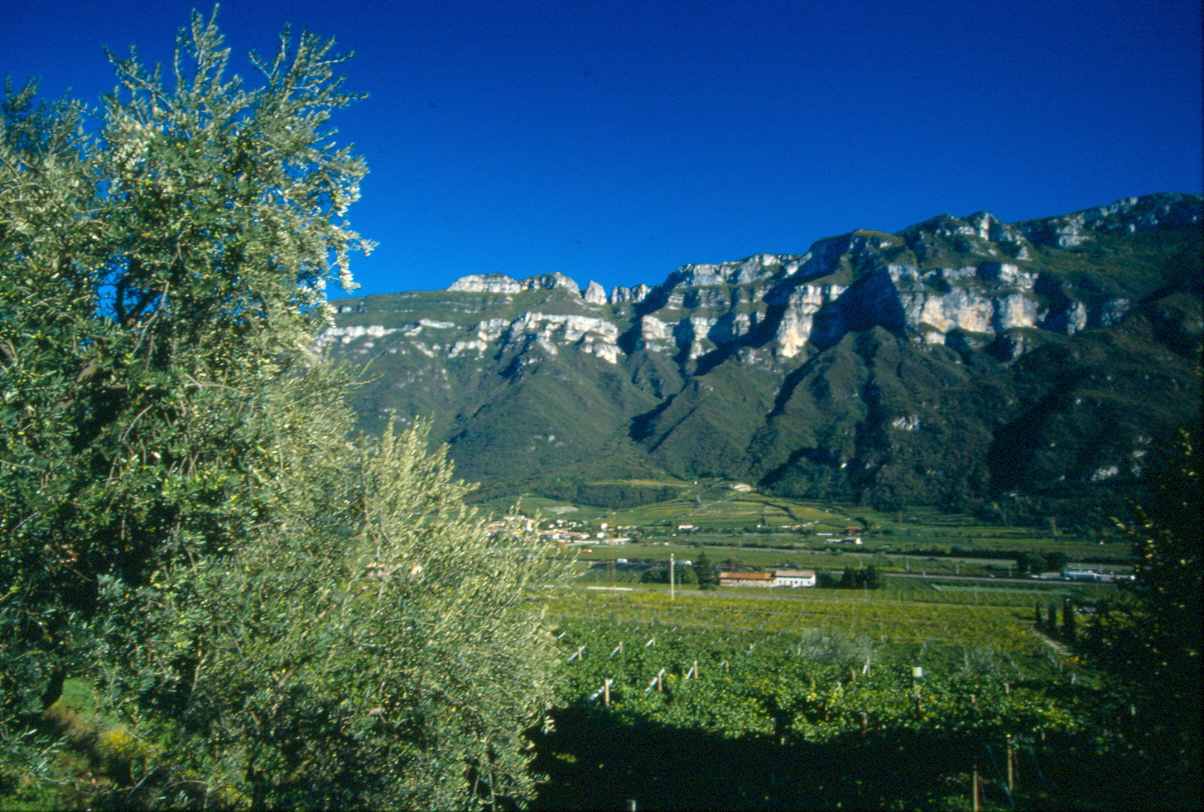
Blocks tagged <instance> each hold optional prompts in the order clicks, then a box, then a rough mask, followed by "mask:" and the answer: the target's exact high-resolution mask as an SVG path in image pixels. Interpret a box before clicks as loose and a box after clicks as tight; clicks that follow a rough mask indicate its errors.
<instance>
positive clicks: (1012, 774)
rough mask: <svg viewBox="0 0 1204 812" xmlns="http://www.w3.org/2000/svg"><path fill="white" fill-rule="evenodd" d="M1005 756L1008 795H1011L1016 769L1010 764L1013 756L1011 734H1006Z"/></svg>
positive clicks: (1014, 786)
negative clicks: (1006, 760)
mask: <svg viewBox="0 0 1204 812" xmlns="http://www.w3.org/2000/svg"><path fill="white" fill-rule="evenodd" d="M1007 755H1008V794H1011V792H1012V790H1014V789H1015V788H1016V771H1015V769H1016V768H1015V767H1014V766H1013V764H1012V761H1013V756H1012V734H1011V733H1009V734H1008V745H1007Z"/></svg>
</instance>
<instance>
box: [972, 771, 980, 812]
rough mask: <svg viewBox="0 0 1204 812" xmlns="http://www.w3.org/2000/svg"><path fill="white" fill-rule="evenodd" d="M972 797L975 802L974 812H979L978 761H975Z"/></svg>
mask: <svg viewBox="0 0 1204 812" xmlns="http://www.w3.org/2000/svg"><path fill="white" fill-rule="evenodd" d="M970 797H971V799H972V800H973V806H974V812H978V809H979V806H978V759H974V776H973V780H972V786H971V788H970Z"/></svg>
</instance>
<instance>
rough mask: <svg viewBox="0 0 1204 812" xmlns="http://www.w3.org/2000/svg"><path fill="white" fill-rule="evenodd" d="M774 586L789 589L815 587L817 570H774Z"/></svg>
mask: <svg viewBox="0 0 1204 812" xmlns="http://www.w3.org/2000/svg"><path fill="white" fill-rule="evenodd" d="M773 585H774V586H789V587H811V586H815V570H774V571H773Z"/></svg>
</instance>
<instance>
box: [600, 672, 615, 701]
mask: <svg viewBox="0 0 1204 812" xmlns="http://www.w3.org/2000/svg"><path fill="white" fill-rule="evenodd" d="M612 682H614V680H612V679H608V680H606V681H605V682H603V683H602V704H603V705H605V706H606V707H608V708H609V707H610V684H611V683H612Z"/></svg>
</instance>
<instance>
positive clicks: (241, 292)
mask: <svg viewBox="0 0 1204 812" xmlns="http://www.w3.org/2000/svg"><path fill="white" fill-rule="evenodd" d="M215 14H216V12H215ZM332 47H333V44H332V43H330V42H324V41H322V40H320V39H318V38H317V37H315V36H313V35H312V34H309V33H308V32H306V33H303V34H302V35H301V36H300V37H299V38H298V39H295V40H294V38H293V37H292V36H291V35H290V34H289V32H288V31H287V30H286V31H285V33H284V35H283V36H282V37H281V41H280V46H279V48H278V50H277V51H276V53H275V54H274V55H273V56H272V57H271V58H268V59H264V58H260V57H259V56H257V55H255V54H252V55H251V62H252V65H253V66H254V67H255V68H256V69H257V70H258V72H259V73H260V74H261V76H262V81H261V82H259V83H258V84H257V85H256V86H254V87H250V86H248V85H245V84H244V83H243V81H242V80H241V79H239V78H238V77H237V76H229V77H228V76H227V67H228V65H227V63H228V56H229V55H228V51H227V50H226V49H225V48H224V47H223V45H222V37H221V35H220V33H219V32H218V29H217V27H216V24H215V20H214V18H210V19H209V20H205V19H203V18H201V17H200V16H198V15H196V14H194V15H193V19H192V23H191V26H190V28H189V30H187V31H182V32H181V33H180V36H179V37H178V39H177V48H176V54H175V59H174V61H173V64H172V66H171V69H170V71H167V72H165V71H164V70H163V69H162V68H161V67H156V68H154V69H153V70H150V69H147V68H145V67H144V66H143V65H142V64H141V63H140V62H139V60H138V58H137V55H136V54H133V53H131V55H130V56H129V57H128V58H119V57H117V56H114V55H110V60H111V62H112V64H113V65H114V68H115V70H116V74H117V81H118V85H117V88H116V89H115V90H114V91H113V93H111V94H110V95H108V96H106V97H105V98H104V101H103V105H102V107H101V109H100V110H98V111H92V110H89V109H87V108H86V107H84V106H83V105H80V104H77V103H72V102H66V101H64V102H59V103H56V104H46V103H38V102H37V98H36V86H35V85H33V84H29V85H26V86H24V87H22V88H20V89H15V88H14V87H13V86H12V85H11V84H8V85H6V88H5V90H6V92H5V98H4V102H3V109H2V110H0V113H2V116H0V538H3V540H4V542H3V543H4V555H3V556H2V557H0V783H3V781H4V780H5V779H4V775H5V774H9V775H11V774H12V771H13V770H14V769H17V770H19V769H26V767H25V766H22V765H23V762H22V761H21V759H22V754H23V751H22V742H26V741H28V740H29V739H28V736H26V735H25V734H26V731H28V730H29V729H30V728H31V726H32V724H33V716H34V715H36V714H37V713H38V712H39V711H40V710H41V709H42V707H44V706H45V705H47V704H49V703H52V702H53V701H54V700H55V699H56V698H57V696H58V694H59V691H60V690H61V686H62V682H63V679H64V678H65V677H68V676H80V677H86V678H89V679H91V680H93V681H94V683H95V684H96V685H97V686H98V688H99V690H100V692H101V696H102V698H103V699H104V700H106V704H105V706H104V707H105V708H106V709H107V712H109V713H111V714H114V715H117V716H118V717H120V718H122V719H124V721H125V722H126V724H127V726H128V728H129V730H130V731H131V732H132V733H133V735H134V736H135V738H136V739H137V740H139V741H149V740H151V739H153V740H154V742H155V745H154V747H151V746H150V745H139V748H140V749H138V752H139V753H141V754H142V755H141V761H140V763H143V764H147V765H149V766H148V770H149V772H147V773H146V774H142V775H137V776H131V778H132V779H133V780H134V783H135V784H136V786H137V795H138V797H137V802H138V803H144V804H148V805H155V804H164V803H187V804H208V805H217V806H222V805H233V806H243V805H250V806H252V807H281V806H292V805H296V804H298V803H301V802H304V803H306V804H316V805H322V806H361V807H382V806H423V807H447V806H465V805H470V804H471V803H472V802H474V800H483V801H484V802H486V803H490V802H494V803H496V802H497V801H498V800H499V798H502V797H505V796H511V797H513V798H520V799H521V797H523V795H524V794H525V793H527V792H528V791H529V790H530V788H531V780H530V778H529V777H528V776H527V775H526V772H525V763H526V762H525V756H524V755H523V752H522V751H521V741H520V734H521V731H522V730H523V729H525V727H526V726H527V725H529V724H530V723H531V721H532V720H533V719H535V718H536V717H537V716H538V714H539V712H540V710H541V708H542V707H544V706H545V705H546V703H547V702H548V700H549V694H548V688H547V682H546V680H545V678H544V677H543V669H544V667H545V665H546V664H548V663H549V662H550V658H551V644H550V641H549V640H548V639H547V635H546V634H545V632H544V630H543V628H542V625H541V622H540V616H539V613H538V607H537V606H536V605H535V604H533V603H532V602H531V599H530V595H529V593H528V591H527V590H526V589H525V586H526V584H527V582H528V580H529V578H530V577H532V575H533V574H534V573H535V572H536V571H537V568H538V566H539V563H538V561H539V559H538V558H537V557H536V556H535V555H534V551H533V549H531V548H530V547H529V544H530V539H526V538H522V539H516V538H506V539H502V538H495V537H492V536H489V535H488V534H486V533H485V531H484V529H483V528H482V527H481V524H480V521H479V519H477V518H476V517H474V516H473V515H472V514H470V513H469V512H467V511H466V510H465V509H464V508H463V504H462V501H461V497H462V495H463V487H462V486H460V485H457V484H455V482H454V481H453V479H452V476H451V471H450V469H449V467H448V464H447V462H446V453H445V451H441V452H437V453H431V452H429V451H428V450H427V445H426V437H425V434H424V433H423V431H422V430H421V429H419V430H415V431H413V432H409V433H406V434H404V435H402V436H400V437H395V436H393V435H392V434H391V433H386V435H385V436H384V437H383V438H377V439H376V440H371V439H362V438H361V439H355V438H353V437H352V426H353V421H352V417H351V413H350V410H349V409H348V406H347V397H348V395H349V393H350V392H351V391H352V387H353V385H354V379H355V375H354V373H353V372H352V371H349V370H347V369H337V368H332V367H331V366H329V365H328V364H326V363H325V362H323V361H322V360H321V359H320V358H318V357H316V356H315V355H314V354H313V351H312V348H313V346H314V338H315V336H316V333H317V331H319V330H320V329H322V328H323V327H324V326H326V325H327V324H328V323H329V315H328V309H327V308H326V306H325V294H324V288H325V285H326V284H327V283H328V282H330V281H338V282H340V283H341V284H342V286H343V287H344V289H348V290H350V289H352V288H353V282H352V280H351V277H350V272H349V262H350V256H351V255H352V254H354V253H356V252H359V251H363V252H366V251H367V250H369V249H370V248H371V244H370V243H368V242H366V241H364V240H362V239H361V238H360V237H359V235H358V234H356V233H355V232H354V231H353V230H352V229H351V228H350V225H349V224H348V223H347V222H346V221H345V219H344V216H345V213H346V210H347V207H348V206H349V205H350V204H351V203H353V202H354V201H355V200H356V198H357V197H358V195H359V183H360V181H361V179H362V178H363V176H364V174H365V173H366V171H367V170H366V167H365V164H364V162H363V161H362V159H360V158H359V157H357V156H356V155H354V154H353V152H352V150H351V149H350V148H349V147H337V146H335V140H334V138H333V135H334V133H333V131H332V130H331V129H330V127H329V120H330V117H331V114H332V113H333V112H335V111H337V110H338V109H339V108H342V107H344V106H346V105H347V104H349V103H350V102H352V101H354V100H355V98H356V97H355V96H354V95H352V94H349V93H347V92H345V91H344V90H343V89H342V79H341V77H340V76H338V74H337V73H336V70H337V68H338V66H339V64H340V62H341V60H342V59H343V57H340V56H337V55H335V54H334V53H333V52H332ZM93 122H95V123H94V124H93ZM136 749H137V748H136ZM3 790H4V788H3V787H0V791H3ZM122 797H124V798H127V801H125V802H129V803H132V802H134V800H133V798H134V796H132V795H125V796H122Z"/></svg>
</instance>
